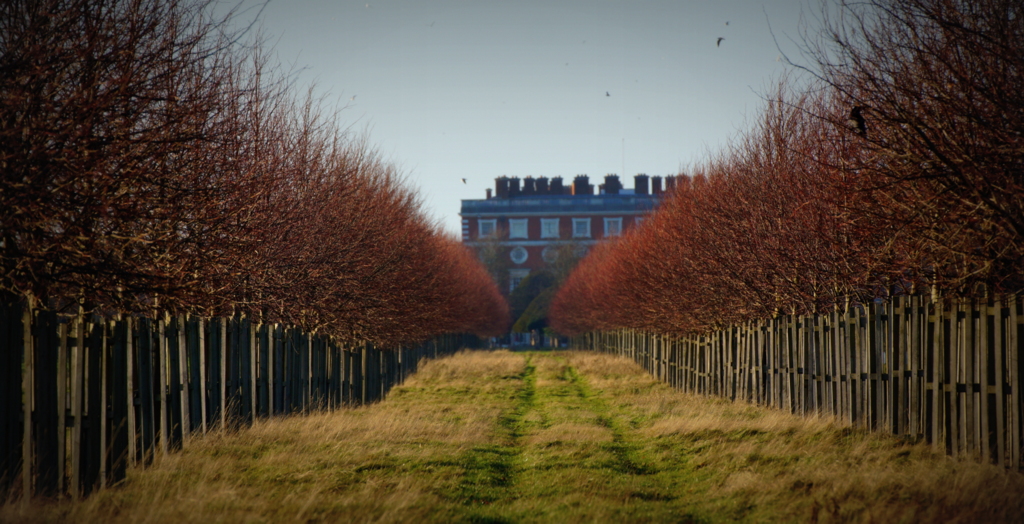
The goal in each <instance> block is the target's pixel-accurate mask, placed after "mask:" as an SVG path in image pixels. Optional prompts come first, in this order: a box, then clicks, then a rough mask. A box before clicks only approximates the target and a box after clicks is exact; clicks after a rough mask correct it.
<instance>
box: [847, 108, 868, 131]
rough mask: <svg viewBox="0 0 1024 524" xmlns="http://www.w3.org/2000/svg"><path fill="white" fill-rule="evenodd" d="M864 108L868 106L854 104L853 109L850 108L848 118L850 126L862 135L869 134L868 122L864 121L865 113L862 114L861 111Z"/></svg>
mask: <svg viewBox="0 0 1024 524" xmlns="http://www.w3.org/2000/svg"><path fill="white" fill-rule="evenodd" d="M864 109H867V108H866V107H864V106H853V109H851V110H850V118H849V119H848V120H847V123H848V124H850V127H852V128H853V130H854V131H856V132H857V134H858V135H860V136H867V134H868V126H867V123H865V122H864V115H862V114H861V111H862V110H864Z"/></svg>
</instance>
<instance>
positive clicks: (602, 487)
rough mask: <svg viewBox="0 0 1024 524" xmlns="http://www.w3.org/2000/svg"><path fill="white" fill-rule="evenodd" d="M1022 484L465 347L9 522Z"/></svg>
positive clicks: (876, 498)
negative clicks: (361, 399) (346, 403)
mask: <svg viewBox="0 0 1024 524" xmlns="http://www.w3.org/2000/svg"><path fill="white" fill-rule="evenodd" d="M1022 495H1024V476H1022V475H1020V474H1018V473H1007V472H1004V471H1002V470H1000V469H999V468H995V467H991V466H986V465H979V464H972V463H962V462H956V461H954V460H952V459H950V458H947V457H945V456H943V455H939V454H935V453H933V452H932V451H931V450H930V449H928V448H926V447H924V446H910V445H906V444H903V443H901V442H899V441H897V440H896V439H893V438H887V437H884V436H880V435H872V434H866V433H863V432H860V431H855V430H851V429H848V428H845V427H843V426H841V425H839V424H836V423H833V422H832V421H829V420H822V419H805V418H799V417H794V416H791V415H788V414H785V413H781V412H778V411H773V410H767V409H762V408H757V407H753V406H749V405H745V404H734V403H731V402H728V401H723V400H719V399H707V398H701V397H694V396H690V395H684V394H681V393H678V392H675V391H673V390H671V389H670V388H668V387H667V386H665V385H663V384H660V383H658V382H656V381H654V380H653V379H652V378H650V377H649V376H648V375H646V374H645V373H644V372H643V371H642V370H641V369H640V368H638V367H637V366H635V365H634V364H633V363H631V362H629V361H627V360H622V359H618V358H614V357H610V356H607V355H602V354H592V353H577V352H554V353H511V352H508V351H498V352H464V353H460V354H458V355H456V356H454V357H450V358H445V359H441V360H438V361H433V362H429V363H428V364H427V365H425V366H424V367H423V368H422V370H421V372H420V373H419V374H418V375H417V376H415V377H413V378H412V379H411V380H409V381H408V382H407V383H406V384H405V385H404V386H401V387H398V388H395V389H394V390H393V391H392V393H391V395H390V396H389V397H388V399H387V400H386V401H384V402H382V403H380V404H377V405H374V406H369V407H365V408H360V409H353V410H347V411H340V412H336V413H331V414H326V415H314V416H309V417H294V418H289V419H279V420H274V421H271V422H263V423H258V424H257V425H256V426H255V427H253V428H252V429H249V430H245V431H241V432H239V433H236V434H230V435H215V436H211V437H208V438H207V439H206V440H205V441H203V442H201V443H198V444H194V445H193V446H191V447H190V448H189V449H188V450H186V451H185V452H183V453H179V454H176V455H172V456H169V457H164V458H162V459H161V460H159V461H158V464H157V465H156V466H155V467H153V468H151V469H149V470H146V471H136V472H133V473H131V474H130V475H129V479H128V482H127V483H126V484H125V485H124V486H122V487H120V488H117V489H111V490H106V491H104V492H101V493H100V494H98V495H96V496H93V497H91V498H89V499H87V500H86V501H84V502H81V503H71V502H70V501H48V502H46V501H34V502H33V504H31V505H29V506H28V507H25V506H24V505H22V504H21V503H19V502H17V501H15V502H10V503H8V504H6V505H5V506H4V507H3V508H0V520H4V521H26V520H28V521H32V520H42V521H53V520H62V521H63V520H71V521H104V522H106V521H130V522H181V521H213V522H216V521H220V522H241V521H250V522H262V521H274V522H280V521H302V522H308V521H328V522H339V521H340V522H347V521H353V522H373V521H381V522H391V521H398V522H424V521H426V522H452V521H455V522H572V521H579V522H591V521H613V522H614V521H620V522H623V521H628V522H688V521H690V522H715V521H724V520H737V519H738V520H749V521H815V520H817V521H825V522H832V521H851V520H852V521H882V522H896V521H909V522H913V521H936V520H946V521H949V520H952V521H964V522H978V521H986V522H991V521H1009V522H1020V521H1024V497H1022Z"/></svg>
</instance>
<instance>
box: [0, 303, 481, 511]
mask: <svg viewBox="0 0 1024 524" xmlns="http://www.w3.org/2000/svg"><path fill="white" fill-rule="evenodd" d="M470 338H471V337H470ZM470 342H472V341H471V340H469V338H467V337H463V336H458V335H447V336H442V337H439V338H437V339H434V340H432V341H430V342H428V343H426V344H424V345H422V346H420V347H415V348H399V349H379V348H375V347H373V346H372V345H370V344H358V345H346V344H344V343H342V342H341V341H339V340H337V339H334V338H332V337H327V336H323V335H318V334H316V333H308V332H304V331H303V330H301V329H299V328H297V327H294V326H285V325H281V324H260V323H258V322H255V321H253V320H251V319H248V318H245V317H241V316H238V317H234V318H201V317H195V316H186V315H176V316H171V315H163V316H160V317H158V318H145V317H123V318H116V319H107V318H100V317H96V316H92V317H88V318H86V317H84V316H82V315H79V316H68V315H60V314H57V313H56V312H54V311H50V310H45V309H31V308H26V307H24V306H23V305H22V304H2V305H0V496H2V495H4V494H10V493H12V490H13V492H18V491H20V492H21V493H22V494H23V495H24V494H27V495H29V496H32V495H48V496H52V495H61V494H70V495H71V496H74V497H78V496H82V495H87V494H89V493H90V492H92V491H94V490H96V489H99V488H102V487H104V486H110V485H113V484H116V483H118V482H120V481H121V480H123V479H124V478H125V473H126V468H128V467H132V466H145V465H148V464H150V463H151V462H152V460H153V457H154V455H155V454H157V453H163V454H166V453H169V452H172V451H174V450H177V449H180V448H181V447H182V446H184V445H187V444H188V443H189V441H190V440H191V439H194V438H196V437H197V436H201V435H203V434H205V433H207V432H209V431H212V430H215V429H219V428H229V429H231V428H237V427H241V426H243V425H248V424H251V423H252V422H253V420H254V419H256V418H265V417H270V416H274V415H283V414H289V413H307V412H310V411H318V410H328V409H335V408H338V407H342V406H350V405H359V404H366V403H370V402H374V401H376V400H379V399H381V398H383V397H384V395H385V394H386V393H387V391H388V390H389V389H390V388H391V387H392V386H394V385H396V384H401V383H402V382H403V381H404V379H405V378H406V377H407V376H408V375H409V374H410V373H413V372H415V371H416V368H417V366H418V364H419V362H420V360H422V359H424V358H431V357H436V356H438V355H441V354H450V353H453V352H455V351H457V350H458V349H459V348H460V347H462V346H464V345H466V344H467V343H470Z"/></svg>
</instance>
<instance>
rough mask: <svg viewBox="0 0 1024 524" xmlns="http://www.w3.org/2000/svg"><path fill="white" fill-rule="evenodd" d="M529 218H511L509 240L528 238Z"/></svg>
mask: <svg viewBox="0 0 1024 524" xmlns="http://www.w3.org/2000/svg"><path fill="white" fill-rule="evenodd" d="M527 220H529V219H528V218H510V219H509V221H508V237H509V238H528V236H529V234H528V233H527V229H526V225H527V223H528V222H527Z"/></svg>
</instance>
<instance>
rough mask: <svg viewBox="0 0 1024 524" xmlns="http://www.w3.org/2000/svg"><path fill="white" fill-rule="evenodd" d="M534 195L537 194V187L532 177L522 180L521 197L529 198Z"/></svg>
mask: <svg viewBox="0 0 1024 524" xmlns="http://www.w3.org/2000/svg"><path fill="white" fill-rule="evenodd" d="M535 194H537V185H536V183H535V181H534V180H533V177H532V176H528V177H526V178H525V179H523V195H525V196H529V195H535Z"/></svg>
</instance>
